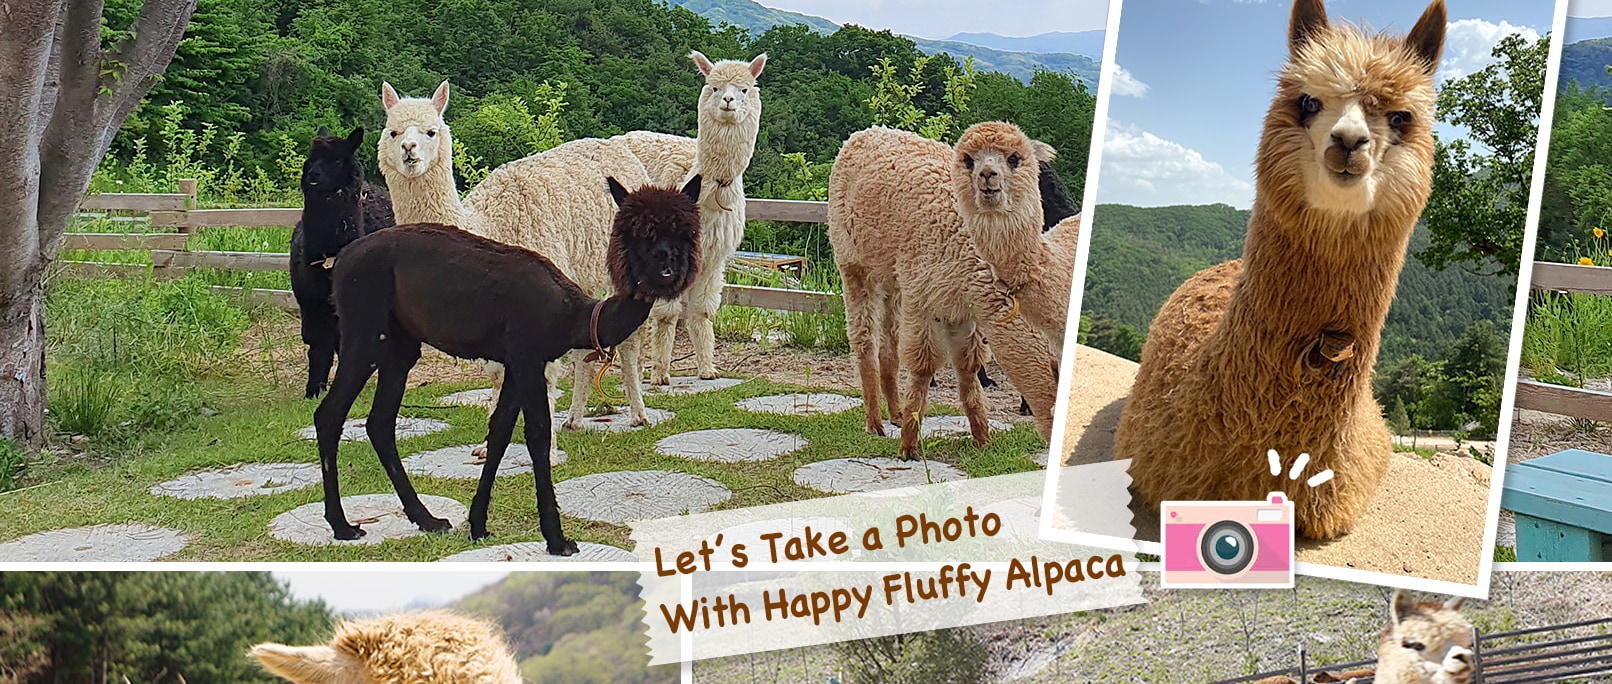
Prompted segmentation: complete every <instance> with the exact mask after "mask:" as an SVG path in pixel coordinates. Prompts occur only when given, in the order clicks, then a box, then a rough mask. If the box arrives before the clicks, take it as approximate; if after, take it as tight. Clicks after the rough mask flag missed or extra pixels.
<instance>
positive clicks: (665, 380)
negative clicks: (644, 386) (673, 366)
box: [649, 371, 672, 387]
mask: <svg viewBox="0 0 1612 684" xmlns="http://www.w3.org/2000/svg"><path fill="white" fill-rule="evenodd" d="M649 384H651V385H660V386H661V387H666V386H669V385H671V384H672V376H671V374H669V373H662V372H660V371H656V372H654V373H651V374H650V375H649Z"/></svg>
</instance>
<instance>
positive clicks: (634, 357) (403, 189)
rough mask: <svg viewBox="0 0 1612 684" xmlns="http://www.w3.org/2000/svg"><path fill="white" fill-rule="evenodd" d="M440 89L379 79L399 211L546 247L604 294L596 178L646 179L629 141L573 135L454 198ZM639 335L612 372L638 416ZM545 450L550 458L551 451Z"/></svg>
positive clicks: (571, 420)
mask: <svg viewBox="0 0 1612 684" xmlns="http://www.w3.org/2000/svg"><path fill="white" fill-rule="evenodd" d="M448 97H449V91H448V83H447V82H446V81H444V82H443V83H442V85H441V86H438V87H437V90H436V92H435V93H434V94H433V95H432V96H431V98H430V99H428V100H427V99H415V98H401V97H399V96H398V94H397V91H396V90H393V89H392V86H391V85H390V84H382V86H381V101H382V104H384V105H385V106H386V134H385V135H382V136H381V142H380V148H379V159H380V168H381V171H382V173H384V174H385V175H386V178H387V184H388V186H390V187H391V188H392V195H393V202H394V204H395V205H396V207H397V214H398V221H399V222H402V223H442V224H446V225H452V226H459V227H460V228H463V229H465V230H467V231H470V232H472V233H475V234H477V235H481V236H483V237H487V238H490V239H493V240H497V241H499V242H503V243H506V244H511V245H516V246H520V247H525V248H527V249H530V250H532V251H535V252H538V253H540V254H543V255H544V256H546V257H548V258H549V259H550V260H552V261H553V262H554V264H555V266H557V267H559V269H560V271H561V272H562V273H564V274H565V275H566V276H567V277H568V278H570V279H572V280H574V281H576V283H577V284H578V285H580V286H581V287H582V289H583V290H584V291H586V292H588V293H589V294H590V295H604V294H608V293H609V292H610V291H611V289H610V288H611V286H612V284H611V281H610V277H609V271H608V269H606V267H605V258H606V252H607V250H608V245H609V240H610V222H611V216H612V215H613V214H614V213H615V207H614V206H613V205H611V204H610V200H609V199H608V198H607V197H604V196H603V195H602V193H600V192H598V190H597V188H599V187H603V186H604V184H605V177H606V176H610V177H614V178H615V179H616V180H617V181H618V182H620V183H621V184H622V185H623V186H625V187H628V188H636V187H639V186H642V185H645V184H646V183H648V182H649V177H648V175H647V174H646V173H645V171H644V166H643V163H642V162H639V161H638V159H637V157H635V156H633V153H632V150H631V148H630V147H628V145H627V144H626V143H624V142H621V141H617V140H598V139H583V140H573V141H571V142H567V143H565V144H563V145H560V146H559V147H556V148H554V149H551V150H548V151H546V152H543V153H540V154H536V155H533V156H530V157H526V158H524V159H517V160H515V161H512V162H509V163H507V164H504V165H503V166H500V167H498V168H497V169H496V170H494V171H493V172H492V173H491V174H490V175H488V176H487V179H486V180H484V181H482V182H481V184H480V185H478V186H476V188H475V189H474V190H472V191H471V192H470V194H469V195H468V196H467V197H465V199H464V201H463V202H462V203H461V202H460V200H459V194H458V190H457V189H456V188H455V186H454V180H453V156H452V155H453V143H452V132H451V131H450V130H449V129H448V125H447V123H445V122H444V121H443V120H442V114H443V112H444V111H445V110H446V109H447V107H448ZM682 180H683V179H681V178H679V179H677V181H676V182H673V183H669V184H680V183H681V182H682ZM638 338H639V336H638V335H636V334H635V335H634V336H633V337H632V338H630V339H628V340H627V341H625V342H624V343H622V345H621V347H620V352H621V360H622V367H621V379H622V388H623V390H624V391H625V394H626V397H627V404H628V415H629V417H630V420H631V423H632V424H633V425H647V424H649V413H648V411H647V410H646V408H645V406H644V399H643V391H642V387H641V386H640V376H641V374H642V370H641V362H640V360H639V358H640V349H641V344H640V342H639V339H638ZM572 360H573V361H574V362H575V364H574V366H573V369H572V385H571V410H570V414H569V416H568V417H567V419H566V422H565V425H564V426H565V427H566V428H569V429H579V428H581V427H582V421H583V419H585V418H586V417H587V409H588V399H589V396H590V394H591V392H592V388H593V373H592V372H591V369H592V364H591V363H588V362H586V361H585V355H584V354H583V353H582V352H577V353H575V354H572ZM487 366H488V369H489V370H490V371H491V372H492V375H493V403H494V404H497V400H498V397H499V395H500V394H501V392H502V387H503V377H504V375H503V369H502V367H501V366H500V365H499V364H497V363H488V364H487ZM562 372H563V368H562V366H561V365H560V364H559V363H558V362H556V363H554V364H551V365H550V366H549V368H548V374H549V387H550V390H551V393H552V395H553V396H551V397H550V401H549V409H550V412H551V413H552V412H553V409H554V400H555V399H557V398H558V395H559V389H558V384H559V380H560V378H561V376H562ZM485 454H486V447H485V445H483V446H479V447H477V448H476V449H475V455H476V456H478V457H482V456H485ZM549 456H550V459H551V460H557V459H558V453H557V452H555V453H550V455H549Z"/></svg>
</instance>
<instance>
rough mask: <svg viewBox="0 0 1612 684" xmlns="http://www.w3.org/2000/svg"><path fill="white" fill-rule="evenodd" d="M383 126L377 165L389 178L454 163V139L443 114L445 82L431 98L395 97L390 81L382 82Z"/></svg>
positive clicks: (409, 175) (445, 97)
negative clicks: (384, 114) (384, 116)
mask: <svg viewBox="0 0 1612 684" xmlns="http://www.w3.org/2000/svg"><path fill="white" fill-rule="evenodd" d="M381 103H382V104H384V105H386V129H385V130H383V131H381V142H380V149H379V164H380V167H381V171H382V172H384V173H385V174H386V176H387V177H388V178H393V177H398V178H418V177H419V176H421V175H424V174H425V172H426V171H428V170H430V169H431V168H432V167H434V166H436V165H437V164H439V163H445V164H448V165H450V170H451V165H452V163H453V141H452V137H451V136H450V135H449V132H448V124H447V123H445V122H444V121H443V120H442V113H443V112H444V111H447V109H448V82H447V81H443V82H442V85H440V86H437V91H436V92H435V93H433V94H432V95H431V98H430V99H424V98H416V97H410V98H403V97H398V94H397V91H396V90H393V89H392V84H390V83H382V84H381Z"/></svg>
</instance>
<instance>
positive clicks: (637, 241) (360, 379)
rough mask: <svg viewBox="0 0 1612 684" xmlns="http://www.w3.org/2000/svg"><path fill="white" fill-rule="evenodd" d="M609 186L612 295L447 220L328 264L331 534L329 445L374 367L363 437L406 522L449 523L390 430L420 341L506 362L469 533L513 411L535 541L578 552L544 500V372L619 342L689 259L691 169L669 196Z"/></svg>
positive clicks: (488, 490) (337, 517) (351, 249)
mask: <svg viewBox="0 0 1612 684" xmlns="http://www.w3.org/2000/svg"><path fill="white" fill-rule="evenodd" d="M608 185H609V190H610V194H611V196H612V197H613V198H614V199H615V201H616V205H617V207H619V209H618V210H617V212H616V218H615V224H614V227H613V229H612V231H611V236H610V248H609V257H608V262H609V269H610V279H611V281H612V282H613V283H614V285H615V294H614V295H613V296H611V297H610V298H609V299H604V300H596V299H593V298H591V297H589V296H588V295H587V294H585V293H584V292H583V291H582V289H581V288H579V287H578V286H577V284H576V283H574V282H572V281H571V280H570V279H569V278H567V277H565V275H564V274H562V273H561V272H560V271H559V269H558V268H556V267H555V266H554V264H553V262H550V261H549V260H548V259H547V258H545V257H543V256H542V255H540V254H537V253H536V252H532V251H529V250H525V249H521V248H519V247H513V246H510V245H505V244H501V243H498V242H493V241H491V240H488V239H486V238H482V237H479V236H476V235H472V234H470V233H467V232H464V231H462V230H459V229H458V228H454V227H451V226H442V225H436V224H413V225H405V226H398V227H396V228H393V229H391V230H385V231H381V232H379V233H375V234H372V235H369V236H367V237H364V238H361V239H359V240H358V241H356V242H354V243H353V244H352V245H350V246H348V248H347V250H346V251H345V252H343V253H342V255H341V258H340V259H338V260H337V261H336V268H335V283H336V295H335V301H336V312H337V313H338V314H339V315H340V317H341V333H342V334H341V342H342V346H341V365H340V366H339V367H337V369H336V379H335V381H334V382H333V383H332V384H331V386H330V394H328V395H327V396H326V397H325V400H324V401H323V402H321V403H320V404H319V408H318V409H317V410H316V411H315V412H314V426H315V427H316V429H317V430H318V433H319V460H320V466H321V468H322V469H323V474H324V486H325V520H326V521H327V522H329V523H330V527H331V529H332V530H333V531H334V532H335V535H336V538H337V539H356V538H358V537H360V536H363V534H364V531H363V530H361V529H359V528H358V527H356V526H354V525H351V524H349V523H348V522H347V516H346V513H345V512H343V510H342V506H341V494H340V491H339V489H338V487H337V483H336V447H337V444H338V443H339V441H340V439H341V425H342V421H344V420H345V419H346V418H347V411H348V410H349V409H350V408H351V407H352V405H353V401H354V400H355V399H357V398H358V393H359V392H360V391H361V390H363V388H364V383H366V382H368V381H369V376H370V374H371V373H374V372H375V370H376V369H377V368H379V369H380V379H379V380H378V381H377V386H376V389H375V400H374V403H373V404H372V405H371V406H370V413H369V418H368V419H367V420H366V427H367V428H368V432H369V438H370V443H371V444H373V445H374V446H375V453H376V454H377V455H378V456H379V457H380V459H381V465H382V466H383V467H385V468H386V474H387V476H388V477H389V478H391V480H392V486H393V487H394V488H395V489H396V490H397V495H398V498H399V499H401V500H402V502H403V511H404V513H405V514H406V515H407V516H408V518H409V520H410V521H411V522H413V523H414V524H415V525H418V526H419V527H420V529H421V530H424V531H426V532H438V531H443V530H448V529H450V528H451V526H450V525H449V523H448V521H446V520H442V519H440V518H436V517H433V516H432V515H431V513H430V512H429V511H427V510H426V509H425V506H424V505H423V504H421V503H420V498H419V496H418V495H416V494H415V492H414V487H413V485H412V484H410V482H409V477H408V475H407V474H406V473H404V472H403V464H402V462H401V461H400V460H399V459H398V454H397V442H396V439H395V438H394V435H393V429H394V427H395V426H396V423H397V410H398V407H399V406H400V405H401V404H402V401H403V388H404V385H405V383H406V382H407V381H408V375H409V369H410V368H413V367H414V363H415V361H417V360H418V359H419V358H420V345H421V344H422V343H424V344H429V345H431V346H432V347H435V348H437V349H439V350H441V351H443V352H445V353H447V354H450V355H452V356H456V357H459V358H466V359H488V360H492V361H498V362H500V363H502V364H504V373H505V377H504V389H503V391H502V392H500V393H499V396H498V405H497V406H496V407H494V409H493V413H492V417H491V419H490V420H489V421H488V426H487V432H488V435H487V462H486V464H485V465H484V466H482V471H481V483H480V486H479V487H477V489H476V496H475V498H474V499H473V500H472V502H471V505H470V537H471V538H472V539H482V538H484V537H486V536H487V505H488V503H489V501H490V500H491V498H492V489H493V481H494V480H495V479H496V478H497V475H498V463H499V461H501V460H502V459H503V457H504V450H505V449H506V448H507V447H508V446H509V440H510V436H511V435H512V434H514V431H515V418H516V416H517V415H518V414H520V413H525V415H526V447H527V449H528V450H529V451H530V452H531V453H532V456H533V457H532V470H533V472H534V473H535V475H536V476H537V511H538V523H539V528H540V529H541V531H542V533H543V539H544V540H545V541H547V542H548V551H549V553H551V554H554V555H558V556H569V555H571V554H574V553H576V551H577V546H576V544H575V543H572V542H569V541H567V540H566V539H565V536H564V535H563V534H562V533H561V531H560V510H559V505H558V504H557V502H556V501H555V498H554V482H553V480H552V478H551V471H550V467H549V459H548V457H547V455H548V453H549V440H550V439H551V438H552V431H551V428H550V424H551V420H552V417H551V416H550V415H549V405H548V381H547V379H546V378H545V377H544V375H543V367H544V365H546V364H548V363H549V362H551V361H554V360H556V359H559V358H560V357H561V356H562V355H564V354H565V353H566V352H569V351H570V350H572V349H596V350H602V349H604V348H613V347H615V346H616V345H618V344H620V343H621V342H622V341H623V340H625V339H627V336H628V335H630V334H632V332H633V331H634V330H637V329H638V326H639V325H641V324H643V322H644V320H645V319H646V318H648V317H649V308H650V305H651V304H653V303H654V302H655V301H657V300H661V299H673V298H676V297H678V296H680V295H681V294H682V293H683V292H684V291H685V290H687V289H688V287H689V285H690V284H691V283H693V282H694V276H695V274H696V273H697V272H698V271H699V267H700V266H699V239H700V235H699V233H700V217H699V210H698V209H697V208H696V206H695V202H696V201H697V200H698V198H699V196H700V177H699V176H695V177H694V178H693V179H692V180H690V181H689V182H688V185H686V186H685V187H684V188H683V190H682V191H681V192H679V191H676V190H666V189H660V188H651V187H645V188H641V189H639V190H637V191H634V192H632V193H628V192H627V191H626V189H625V188H623V187H622V186H621V185H620V184H619V183H617V182H616V180H615V179H614V178H612V179H610V180H609V183H608ZM603 189H604V188H601V190H603Z"/></svg>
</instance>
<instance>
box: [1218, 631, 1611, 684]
mask: <svg viewBox="0 0 1612 684" xmlns="http://www.w3.org/2000/svg"><path fill="white" fill-rule="evenodd" d="M1473 634H1474V643H1475V648H1473V660H1472V664H1473V676H1472V682H1473V684H1547V683H1550V682H1604V681H1607V680H1608V676H1609V675H1612V617H1606V618H1597V619H1593V620H1582V621H1578V622H1568V623H1563V624H1558V625H1550V626H1548V627H1533V628H1529V629H1518V630H1512V631H1507V632H1490V633H1482V632H1477V631H1476V630H1474V632H1473ZM1298 661H1299V662H1298V663H1297V666H1296V667H1292V668H1288V669H1284V670H1272V671H1270V672H1261V673H1259V674H1253V675H1249V676H1247V677H1238V678H1236V679H1225V680H1221V681H1218V682H1215V683H1214V684H1249V683H1250V682H1259V681H1262V680H1270V681H1282V678H1288V679H1291V680H1293V681H1299V682H1314V681H1316V680H1315V677H1316V676H1318V675H1320V674H1322V673H1326V674H1328V675H1331V676H1333V677H1341V678H1342V680H1343V681H1349V680H1351V679H1352V680H1353V681H1354V682H1355V683H1356V684H1372V682H1373V681H1374V679H1375V678H1374V677H1373V676H1372V674H1368V673H1369V672H1371V671H1373V670H1375V669H1376V666H1377V661H1376V660H1360V661H1355V662H1352V663H1340V664H1337V665H1329V666H1327V667H1309V666H1308V664H1307V663H1306V662H1305V661H1306V654H1305V651H1304V650H1303V649H1300V651H1299V657H1298Z"/></svg>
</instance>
